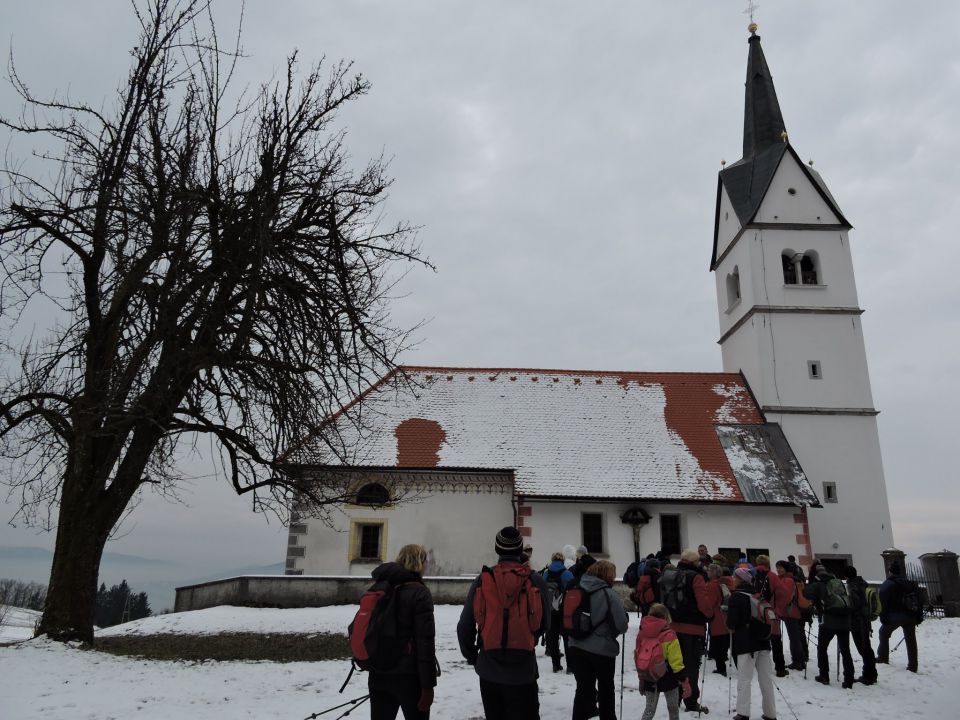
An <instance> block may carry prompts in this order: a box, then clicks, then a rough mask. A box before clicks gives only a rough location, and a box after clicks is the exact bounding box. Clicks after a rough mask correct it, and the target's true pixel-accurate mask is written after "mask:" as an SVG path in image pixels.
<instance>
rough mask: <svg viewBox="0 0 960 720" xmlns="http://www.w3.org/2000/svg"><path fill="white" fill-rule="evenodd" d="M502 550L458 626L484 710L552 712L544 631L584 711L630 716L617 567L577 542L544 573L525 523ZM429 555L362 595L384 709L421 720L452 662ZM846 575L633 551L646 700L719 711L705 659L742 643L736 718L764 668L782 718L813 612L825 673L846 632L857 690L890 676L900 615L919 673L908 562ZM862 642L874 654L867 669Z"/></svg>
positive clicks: (767, 710)
mask: <svg viewBox="0 0 960 720" xmlns="http://www.w3.org/2000/svg"><path fill="white" fill-rule="evenodd" d="M494 549H495V551H496V554H497V556H498V561H497V563H496V564H494V565H493V566H492V567H484V568H483V570H482V571H481V572H480V574H479V575H478V576H477V577H476V579H475V580H474V581H473V583H472V584H471V586H470V589H469V591H468V593H467V597H466V601H465V603H464V606H463V610H462V612H461V615H460V620H459V622H458V624H457V638H458V641H459V647H460V652H461V654H462V655H463V657H464V659H465V660H466V662H467V663H468V664H469V665H471V666H473V667H474V669H475V671H476V674H477V675H478V677H479V683H480V696H481V700H482V703H483V709H484V715H485V717H486V718H487V719H488V720H514V719H516V720H528V719H536V718H539V717H540V714H539V688H538V683H537V680H538V677H539V667H538V661H537V656H536V649H537V646H538V644H540V642H541V641H542V642H543V644H544V645H545V648H546V654H547V656H548V657H550V659H551V661H552V666H553V671H554V672H563V671H564V668H563V663H562V659H563V658H564V657H566V665H567V667H566V672H567V673H569V674H572V675H573V676H574V679H575V682H576V690H575V694H574V700H573V708H572V718H573V720H587V719H588V718H592V717H600V719H601V720H616V717H617V712H616V693H615V677H616V664H617V657H618V656H619V655H620V652H621V646H620V642H619V640H618V639H619V638H620V636H623V637H624V640H625V639H626V631H627V628H628V625H629V614H628V612H627V609H626V607H625V606H624V603H623V602H622V600H621V595H620V593H618V592H617V591H616V590H615V589H614V583H615V581H616V578H617V570H616V567H615V566H614V564H613V563H611V562H609V561H607V560H602V559H601V560H597V559H594V558H593V557H591V556H590V554H589V553H588V552H587V550H586V548H583V547H581V548H580V549H579V551H577V552H576V555H575V556H574V557H571V554H572V553H570V552H569V551H570V550H572V548H567V550H568V552H557V553H554V554H553V556H552V558H551V562H550V563H549V564H548V565H547V566H546V567H545V568H543V569H542V570H539V571H538V570H534V569H533V568H532V567H531V565H530V553H531V552H532V549H531V548H530V547H529V546H527V547H526V548H525V547H524V544H523V536H522V535H521V533H520V531H519V530H517V528H514V527H505V528H503V529H502V530H500V532H498V533H497V535H496V537H495V539H494ZM426 562H427V552H426V550H425V549H424V548H423V547H422V546H420V545H407V546H405V547H404V548H402V549H401V551H400V553H399V555H398V557H397V560H396V562H392V563H385V564H383V565H381V566H379V567H378V568H377V569H376V570H374V572H373V579H374V581H375V582H374V585H373V586H372V587H371V588H370V590H368V591H367V592H366V593H364V595H363V597H362V598H361V602H360V610H359V611H358V613H357V616H356V618H355V620H354V622H353V623H352V624H351V626H350V629H349V634H350V641H351V650H352V652H353V656H354V660H355V662H356V664H357V665H359V666H360V667H361V668H362V669H365V670H368V671H369V681H368V687H369V699H370V706H371V709H370V712H371V714H370V717H371V718H372V719H373V720H393V719H394V718H396V717H397V715H398V713H399V712H401V711H402V713H403V717H404V718H405V719H406V720H428V718H429V717H430V708H431V706H432V704H433V697H434V695H433V688H434V687H435V686H436V684H437V678H438V676H439V674H440V667H439V664H438V662H437V659H436V648H435V636H436V628H435V624H434V615H433V601H432V597H431V595H430V592H429V590H428V589H427V588H426V586H425V585H424V584H423V582H422V576H423V572H424V568H425V566H426ZM845 577H846V584H844V582H842V581H841V580H840V579H839V578H837V577H835V576H834V575H832V574H831V573H828V572H827V571H826V569H825V568H824V566H823V565H822V564H820V563H819V562H817V561H814V563H813V564H812V565H811V567H810V569H809V577H808V576H807V575H806V574H805V573H804V572H803V569H802V568H800V567H799V566H798V565H797V564H796V562H795V559H794V558H793V557H792V556H791V557H788V558H787V559H786V560H781V561H779V562H777V563H776V564H775V565H773V569H771V563H770V558H769V557H768V556H766V555H758V556H756V557H755V558H753V562H750V561H748V559H747V558H746V557H743V558H741V559H740V561H738V562H737V563H734V564H730V563H729V561H728V560H726V558H724V557H723V556H721V555H714V556H711V555H710V554H709V552H708V551H707V548H706V547H705V546H703V545H701V546H700V547H699V548H698V549H697V550H692V549H691V550H686V551H684V552H683V553H681V555H680V559H679V561H678V562H677V563H676V564H675V565H674V564H673V562H672V560H671V557H670V555H669V554H668V553H666V552H660V553H658V554H656V555H650V556H648V557H647V558H646V559H645V560H642V561H638V562H637V563H633V564H632V565H631V566H630V567H629V568H627V571H626V572H625V573H624V578H623V580H624V582H625V583H626V584H627V585H628V586H629V587H631V588H632V590H631V593H630V596H631V599H632V600H633V601H634V603H635V605H636V607H637V610H638V614H639V615H641V616H642V617H641V620H640V628H639V631H638V632H637V634H636V641H635V645H634V666H635V668H636V671H637V673H638V676H639V679H640V689H641V691H642V693H643V695H644V697H645V701H646V706H645V709H644V712H643V716H642V717H643V720H652V718H653V717H654V715H655V713H656V710H657V706H658V704H659V700H660V696H661V695H662V696H663V698H664V700H665V702H666V705H667V711H668V715H669V717H670V718H671V720H677V718H679V711H680V704H681V702H682V703H683V706H684V708H685V709H686V710H688V711H698V712H699V713H701V714H706V713H708V712H709V709H708V708H707V707H705V706H703V705H702V704H701V703H700V689H701V688H700V685H701V683H700V682H699V681H698V680H699V677H700V670H701V664H702V662H703V661H704V659H705V658H707V659H711V660H713V662H714V663H715V667H714V669H713V672H714V673H718V674H720V675H726V674H727V662H728V658H729V657H730V656H731V655H732V658H733V663H734V665H735V666H736V668H737V704H736V713H737V714H736V715H735V716H734V720H747V719H748V718H749V717H750V704H751V697H750V696H751V685H752V682H753V677H754V676H756V677H757V681H758V684H759V686H760V695H761V707H762V713H763V714H762V718H763V719H764V720H775V719H776V717H777V711H776V702H775V697H774V692H775V684H774V683H775V680H774V677H775V676H776V677H783V676H786V675H787V674H788V672H789V670H799V671H804V676H806V665H807V662H808V652H807V648H808V645H809V638H810V635H811V632H812V627H813V618H814V617H817V618H818V619H819V622H818V626H817V645H816V647H817V667H818V674H817V676H816V678H815V679H816V680H817V681H818V682H820V683H822V684H825V685H829V684H830V665H829V656H828V647H829V645H830V643H831V642H832V641H833V639H834V638H836V640H837V646H838V651H839V655H840V657H841V658H842V665H843V683H842V687H844V688H851V687H853V683H854V682H855V681H857V682H861V683H863V684H865V685H871V684H873V683H875V682H876V681H877V672H876V663H884V662H887V660H888V657H889V640H890V635H891V633H892V632H893V631H894V630H895V629H896V628H898V627H899V628H902V630H903V634H904V638H905V641H906V645H907V656H908V669H909V670H911V671H913V672H916V670H917V647H916V635H915V632H914V630H915V627H916V625H917V624H918V623H919V622H921V621H922V618H923V614H922V608H921V607H920V604H919V595H918V592H917V587H916V585H915V584H914V583H912V582H911V581H909V580H907V579H906V578H905V577H903V574H902V568H900V567H899V566H897V565H896V564H894V565H892V566H891V567H890V577H889V578H888V580H887V581H886V582H884V583H883V585H882V586H881V587H880V588H879V591H877V590H875V589H874V588H870V587H868V586H867V583H866V582H865V581H864V580H863V579H862V578H861V577H860V576H859V575H858V574H857V572H856V570H855V569H854V568H852V567H848V568H847V569H846V571H845ZM876 617H880V619H881V621H882V626H881V630H880V645H879V648H878V650H877V653H876V656H874V653H873V650H872V646H871V642H870V635H871V632H872V630H871V622H872V620H873V619H875V618H876ZM783 632H785V633H786V635H787V648H788V649H789V653H790V663H789V664H787V663H786V657H785V654H784V642H783ZM850 638H853V642H854V646H855V647H856V649H857V651H858V652H859V653H860V656H861V658H862V661H863V671H862V674H861V676H860V677H859V678H856V679H855V678H854V667H853V660H852V657H851V655H850V642H849V641H850ZM624 652H625V649H624ZM621 663H622V661H621ZM622 671H623V666H622V664H621V673H622ZM621 686H622V678H621ZM621 702H622V687H621Z"/></svg>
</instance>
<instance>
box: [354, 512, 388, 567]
mask: <svg viewBox="0 0 960 720" xmlns="http://www.w3.org/2000/svg"><path fill="white" fill-rule="evenodd" d="M352 525H353V527H352V528H351V537H350V545H351V547H350V559H351V560H352V561H354V562H382V561H383V557H384V549H385V548H384V545H385V542H384V541H385V540H386V536H387V534H386V528H385V523H384V522H382V521H375V520H361V521H357V520H354V521H353V523H352Z"/></svg>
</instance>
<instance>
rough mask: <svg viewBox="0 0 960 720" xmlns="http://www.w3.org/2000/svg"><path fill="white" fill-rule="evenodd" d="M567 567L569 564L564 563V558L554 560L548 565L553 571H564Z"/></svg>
mask: <svg viewBox="0 0 960 720" xmlns="http://www.w3.org/2000/svg"><path fill="white" fill-rule="evenodd" d="M566 569H567V566H566V565H565V564H564V562H563V560H554V561H553V562H551V563H550V564H549V565H547V570H550V571H551V572H558V573H562V572H564V571H565V570H566Z"/></svg>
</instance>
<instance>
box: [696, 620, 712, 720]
mask: <svg viewBox="0 0 960 720" xmlns="http://www.w3.org/2000/svg"><path fill="white" fill-rule="evenodd" d="M709 642H710V625H709V624H708V625H707V627H706V633H704V636H703V673H702V675H703V678H702V679H701V680H700V697H698V698H697V717H700V715H701V713H702V712H703V703H702V702H700V701H701V700H703V689H704V686H705V685H706V684H707V660H708V659H709V658H708V657H707V645H708V644H709ZM708 713H709V711H708Z"/></svg>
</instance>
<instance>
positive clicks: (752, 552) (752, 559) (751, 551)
mask: <svg viewBox="0 0 960 720" xmlns="http://www.w3.org/2000/svg"><path fill="white" fill-rule="evenodd" d="M757 555H766V556H767V557H769V556H770V549H769V548H747V562H749V563H751V564H752V565H756V564H757Z"/></svg>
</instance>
